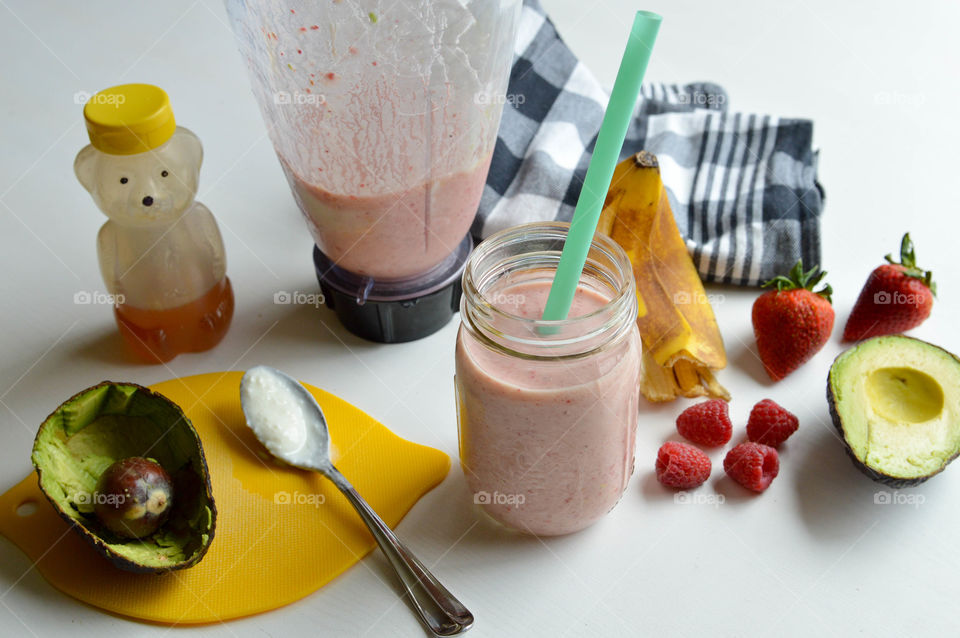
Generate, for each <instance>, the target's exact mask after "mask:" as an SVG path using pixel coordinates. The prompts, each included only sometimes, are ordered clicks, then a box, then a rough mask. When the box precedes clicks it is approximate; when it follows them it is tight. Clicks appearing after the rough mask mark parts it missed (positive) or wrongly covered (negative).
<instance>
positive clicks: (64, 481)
mask: <svg viewBox="0 0 960 638" xmlns="http://www.w3.org/2000/svg"><path fill="white" fill-rule="evenodd" d="M131 456H141V457H148V458H150V459H153V460H155V461H156V462H157V463H159V464H160V465H161V466H162V467H163V468H164V469H165V470H166V471H167V473H168V474H169V475H170V477H171V481H172V484H173V499H172V504H171V511H170V515H169V518H168V519H167V521H166V522H165V523H164V524H163V525H162V526H161V527H160V528H159V529H157V530H156V531H155V532H154V533H153V534H151V535H149V536H146V537H144V538H139V539H129V538H121V537H119V536H117V535H115V534H113V533H112V532H111V531H110V530H109V529H107V528H106V527H105V526H104V525H103V524H101V523H100V521H99V519H98V518H97V516H96V515H95V514H94V511H93V509H94V508H93V504H94V502H95V499H94V498H93V494H94V491H95V488H96V485H97V480H98V479H99V478H100V475H101V474H102V473H103V472H104V470H106V469H107V468H108V467H110V465H112V464H113V463H114V462H115V461H118V460H120V459H123V458H127V457H131ZM31 458H32V460H33V465H34V467H35V468H36V470H37V475H38V477H39V480H40V489H41V490H42V491H43V493H44V494H45V495H46V497H47V499H49V501H50V503H51V504H52V505H53V507H54V509H55V510H56V511H57V513H59V514H60V516H61V517H62V518H63V519H64V520H66V521H67V522H68V523H69V524H70V525H71V527H73V529H74V530H76V531H77V532H78V533H79V534H80V535H81V536H83V538H84V539H86V540H87V541H88V542H89V543H90V544H91V545H93V547H94V548H95V549H96V550H97V551H98V552H100V553H101V554H103V555H104V556H105V557H106V558H108V559H109V560H110V561H111V562H112V563H113V564H114V565H116V566H117V567H119V568H121V569H124V570H127V571H131V572H138V573H162V572H168V571H172V570H175V569H184V568H186V567H190V566H192V565H195V564H197V563H198V562H199V561H200V559H201V558H203V555H204V554H205V553H206V552H207V548H208V547H209V546H210V542H211V541H212V540H213V533H214V529H215V526H216V518H217V510H216V506H215V505H214V502H213V490H212V488H211V486H210V475H209V472H208V471H207V462H206V459H205V458H204V456H203V448H202V447H201V445H200V438H199V436H197V432H196V430H195V429H194V427H193V424H192V423H190V420H189V419H187V417H186V415H184V413H183V411H182V410H181V409H180V408H179V406H177V405H176V404H175V403H173V402H172V401H170V400H169V399H167V398H166V397H164V396H163V395H160V394H157V393H156V392H153V391H151V390H149V389H147V388H144V387H142V386H139V385H136V384H134V383H113V382H110V381H104V382H103V383H101V384H99V385H96V386H93V387H92V388H88V389H86V390H84V391H82V392H80V393H79V394H77V395H75V396H73V397H71V398H70V399H68V400H67V401H66V402H64V403H63V405H61V406H60V407H58V408H57V409H56V410H55V411H54V412H53V414H51V415H50V416H48V417H47V419H46V420H45V421H44V422H43V424H42V425H41V426H40V431H39V432H38V433H37V438H36V440H35V441H34V444H33V454H32V456H31Z"/></svg>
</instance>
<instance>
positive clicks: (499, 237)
mask: <svg viewBox="0 0 960 638" xmlns="http://www.w3.org/2000/svg"><path fill="white" fill-rule="evenodd" d="M534 229H538V230H545V231H563V232H562V233H557V234H558V237H559V236H561V235H562V236H563V237H566V235H567V232H568V231H569V229H570V222H556V221H553V222H528V223H526V224H520V225H518V226H511V227H509V228H505V229H503V230H500V231H497V232H496V233H494V234H492V235H490V236H489V237H487V238H486V239H485V240H483V242H481V244H480V245H479V246H477V248H475V249H474V251H473V254H471V255H470V258H469V259H468V260H467V265H466V267H465V268H464V271H463V282H464V284H466V283H467V281H468V275H469V281H470V282H471V283H472V282H473V280H474V279H475V278H474V276H473V271H474V268H475V264H476V261H478V260H479V259H480V258H481V257H483V256H484V254H485V252H484V251H489V250H491V248H490V247H491V246H494V247H496V246H497V245H498V244H499V243H503V242H504V240H505V239H506V238H509V237H511V236H516V237H517V238H521V237H524V236H527V235H528V234H529V231H531V230H534ZM495 240H496V241H495ZM591 243H594V244H600V246H601V247H602V248H605V249H607V250H606V251H605V252H607V253H608V254H609V255H610V256H611V257H613V258H614V259H615V261H617V262H618V264H617V265H618V266H619V267H620V269H621V270H622V271H623V272H624V273H625V277H624V282H623V283H622V284H621V285H620V286H619V290H617V292H616V295H614V296H613V297H612V298H611V299H610V301H608V302H607V303H605V304H604V305H602V306H600V307H599V308H597V309H596V310H592V311H590V312H588V313H586V314H583V315H578V316H576V317H567V318H566V319H549V320H548V319H532V318H530V317H522V316H520V315H517V314H514V313H512V312H507V311H505V310H502V309H500V308H498V307H497V306H495V305H494V304H493V303H492V302H491V301H490V299H489V298H488V297H487V296H486V294H484V293H483V292H482V291H481V290H480V289H479V288H477V287H476V286H472V291H473V292H475V293H476V295H477V296H478V297H480V299H482V300H483V304H484V306H485V307H487V308H489V309H490V310H492V311H493V312H494V313H496V314H498V315H500V316H503V317H506V318H507V319H510V320H512V321H519V322H522V324H525V325H530V326H543V327H556V326H563V325H577V324H578V322H582V323H586V321H585V320H589V319H591V318H593V319H595V318H596V317H597V315H599V314H602V313H604V312H608V309H609V307H610V306H612V305H616V304H618V303H621V299H623V297H626V296H627V295H629V294H630V293H631V291H632V288H633V287H632V286H631V285H630V283H631V282H632V280H633V270H632V266H631V265H630V259H629V258H628V257H627V255H626V253H625V252H624V251H623V248H621V247H620V245H619V244H617V242H615V241H614V240H613V239H612V238H610V237H608V236H607V235H604V234H602V233H594V235H593V239H592V240H591ZM623 262H625V263H623ZM464 288H466V286H464Z"/></svg>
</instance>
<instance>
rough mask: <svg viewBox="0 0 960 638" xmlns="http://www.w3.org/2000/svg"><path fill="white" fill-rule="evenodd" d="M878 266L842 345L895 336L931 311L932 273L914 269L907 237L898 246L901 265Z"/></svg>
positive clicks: (849, 321) (934, 287) (891, 262)
mask: <svg viewBox="0 0 960 638" xmlns="http://www.w3.org/2000/svg"><path fill="white" fill-rule="evenodd" d="M884 259H886V260H887V261H888V262H889V263H886V264H883V265H882V266H877V267H876V268H875V269H874V271H873V272H872V273H870V276H869V277H867V283H865V284H864V285H863V290H861V291H860V296H859V297H858V298H857V303H856V304H854V306H853V312H851V313H850V318H849V319H847V325H846V327H845V328H844V330H843V340H844V341H857V340H859V339H866V338H868V337H876V336H879V335H889V334H898V333H900V332H906V331H907V330H910V329H911V328H916V327H917V326H919V325H920V324H921V323H923V322H924V321H926V319H927V317H929V316H930V311H931V310H932V309H933V297H934V295H936V294H937V285H936V284H935V283H933V273H931V272H930V271H929V270H922V269H920V268H918V267H917V255H916V253H915V252H914V249H913V242H912V241H911V240H910V233H907V234H905V235H904V236H903V240H902V241H901V242H900V262H899V263H898V262H895V261H894V260H893V257H892V256H891V255H887V256H886V257H884Z"/></svg>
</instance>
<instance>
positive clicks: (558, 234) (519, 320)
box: [461, 221, 637, 359]
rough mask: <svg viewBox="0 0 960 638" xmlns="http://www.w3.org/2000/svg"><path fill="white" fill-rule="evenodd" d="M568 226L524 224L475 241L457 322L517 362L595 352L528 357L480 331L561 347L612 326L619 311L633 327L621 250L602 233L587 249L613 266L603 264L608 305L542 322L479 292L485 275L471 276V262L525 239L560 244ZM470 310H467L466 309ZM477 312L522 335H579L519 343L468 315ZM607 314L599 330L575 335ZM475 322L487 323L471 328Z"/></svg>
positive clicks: (631, 294) (628, 270) (629, 276)
mask: <svg viewBox="0 0 960 638" xmlns="http://www.w3.org/2000/svg"><path fill="white" fill-rule="evenodd" d="M569 228H570V223H569V222H555V221H550V222H529V223H526V224H520V225H518V226H512V227H510V228H506V229H504V230H501V231H498V232H496V233H494V234H493V235H490V236H489V237H488V238H487V239H486V240H484V241H483V242H481V244H480V245H479V246H477V248H476V249H474V251H473V254H471V255H470V258H469V260H468V261H467V265H466V267H465V269H464V272H463V281H462V286H463V293H464V294H463V302H462V303H463V306H464V307H463V308H462V309H461V315H462V320H463V321H464V323H466V324H468V325H469V327H470V328H471V331H472V332H480V334H478V335H476V336H478V337H481V341H485V342H486V341H489V342H490V344H489V345H494V346H495V347H496V348H497V349H503V350H506V351H508V352H509V353H510V354H512V355H513V356H520V357H522V358H533V359H539V358H544V357H545V358H557V357H559V358H577V357H581V356H586V355H589V354H590V353H591V352H593V351H594V350H596V348H590V349H588V350H586V351H583V352H578V353H570V354H564V355H557V354H554V355H539V354H531V353H525V352H520V351H517V350H516V349H515V348H513V347H509V346H505V345H504V344H502V343H499V341H498V340H494V339H492V338H491V336H490V335H488V334H485V333H486V331H487V330H488V329H489V330H491V331H492V332H493V333H494V334H496V335H497V336H498V337H500V338H504V339H507V340H509V341H510V342H511V343H515V344H517V345H526V346H563V345H572V344H574V343H578V342H581V341H586V340H589V339H591V338H594V337H596V336H598V329H599V332H605V331H607V328H610V327H613V325H614V324H615V323H616V322H619V321H622V317H623V316H624V314H625V313H626V314H629V316H630V321H629V322H626V323H627V325H634V324H635V322H636V312H637V302H636V292H635V290H636V288H635V283H634V277H633V268H632V266H631V264H630V259H629V258H628V257H627V255H626V253H625V252H624V250H623V248H621V247H620V245H619V244H617V243H616V242H615V241H614V240H613V239H612V238H610V237H608V236H607V235H604V234H602V233H595V234H594V236H593V238H592V240H591V250H594V249H599V250H601V251H602V253H603V256H604V257H605V258H606V259H608V260H609V262H610V263H611V264H612V265H613V268H610V267H609V266H604V270H605V271H607V272H608V273H609V274H611V275H612V277H611V278H610V279H608V280H607V281H606V283H607V284H608V286H609V289H610V290H611V291H612V292H613V295H612V296H611V298H610V299H609V301H607V302H606V303H604V304H603V305H601V306H600V307H599V308H596V309H594V310H591V311H590V312H587V313H586V314H583V315H578V316H576V317H567V318H566V319H555V320H544V319H541V318H531V317H524V316H521V315H518V314H515V313H513V312H508V311H506V310H503V309H501V308H499V307H497V306H496V305H495V304H494V303H493V301H492V300H491V299H490V298H489V297H488V296H487V294H485V292H484V291H481V290H480V288H479V282H478V276H477V275H478V274H485V273H486V272H487V271H481V273H477V272H476V269H477V264H478V263H480V262H481V261H482V260H483V259H484V258H485V257H486V256H487V255H489V254H490V253H491V252H493V251H494V250H497V249H502V248H503V246H505V245H509V244H510V243H511V242H516V243H520V242H523V241H531V240H533V239H539V240H551V239H557V240H561V241H565V240H566V237H567V234H568V231H569ZM521 254H523V253H521ZM529 254H531V255H533V254H536V253H535V252H531V253H529ZM554 258H555V257H554ZM501 263H502V262H501ZM587 263H588V264H590V263H591V262H590V261H589V260H588V262H587ZM594 263H596V262H594ZM494 268H495V266H494V267H493V268H490V270H491V271H492V270H493V269H494ZM546 268H547V269H550V266H547V267H546ZM554 268H555V267H554ZM581 281H582V280H581ZM470 306H472V307H473V309H472V311H471V308H470ZM478 311H479V312H480V313H482V314H486V315H488V317H494V318H502V319H504V320H506V321H507V322H509V325H513V326H517V327H522V328H523V329H524V332H525V333H528V334H549V333H551V332H552V331H550V328H553V329H554V331H557V330H560V329H565V330H567V331H569V332H575V333H576V334H578V335H579V336H577V337H573V338H566V339H562V338H561V339H547V340H540V339H532V340H528V339H523V338H519V337H517V336H514V335H511V334H506V333H503V332H502V331H500V330H497V329H494V328H492V327H491V326H490V324H492V323H497V322H496V321H489V320H488V318H485V317H476V316H474V315H475V314H477V312H478ZM608 316H609V319H607V320H605V321H603V327H599V328H595V329H591V330H586V331H585V332H584V333H583V334H580V333H579V332H578V331H579V330H583V327H584V326H591V325H596V324H597V323H598V321H600V320H603V319H604V318H605V317H608ZM478 319H479V320H481V321H482V322H483V323H484V324H487V325H486V326H480V325H474V324H475V323H476V321H477V320H478ZM611 322H613V323H611ZM621 332H622V330H614V331H613V333H611V334H610V339H614V340H615V339H616V337H617V336H618V335H619V333H621ZM597 347H601V346H597Z"/></svg>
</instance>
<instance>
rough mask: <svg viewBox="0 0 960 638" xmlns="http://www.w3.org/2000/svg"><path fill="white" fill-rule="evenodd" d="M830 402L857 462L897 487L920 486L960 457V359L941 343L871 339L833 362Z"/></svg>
mask: <svg viewBox="0 0 960 638" xmlns="http://www.w3.org/2000/svg"><path fill="white" fill-rule="evenodd" d="M827 401H828V403H829V405H830V414H831V416H832V417H833V423H834V425H835V426H836V428H837V430H838V431H839V432H840V435H841V436H842V437H843V442H844V444H845V445H846V448H847V453H848V454H849V455H850V457H851V458H852V459H853V462H854V464H855V465H856V466H857V467H858V468H860V469H861V470H862V471H863V472H864V473H865V474H867V476H869V477H870V478H872V479H874V480H876V481H879V482H881V483H885V484H887V485H890V486H891V487H909V486H913V485H919V484H920V483H922V482H924V481H926V480H927V479H928V478H930V477H931V476H933V475H934V474H937V473H939V472H941V471H942V470H943V469H944V468H945V467H946V466H947V465H948V464H949V463H950V461H952V460H953V459H954V458H956V457H957V454H958V453H960V360H958V359H957V357H956V356H955V355H953V354H951V353H949V352H947V351H946V350H944V349H942V348H940V347H938V346H935V345H932V344H929V343H927V342H925V341H920V340H919V339H914V338H912V337H904V336H902V335H894V336H886V337H875V338H873V339H868V340H866V341H864V342H862V343H860V344H859V345H857V346H854V347H853V348H850V349H849V350H847V351H846V352H844V353H842V354H841V355H840V356H839V357H837V359H836V360H835V361H834V362H833V365H832V366H831V367H830V375H829V378H828V380H827Z"/></svg>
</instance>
